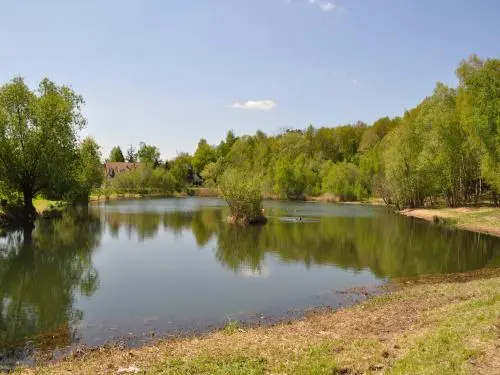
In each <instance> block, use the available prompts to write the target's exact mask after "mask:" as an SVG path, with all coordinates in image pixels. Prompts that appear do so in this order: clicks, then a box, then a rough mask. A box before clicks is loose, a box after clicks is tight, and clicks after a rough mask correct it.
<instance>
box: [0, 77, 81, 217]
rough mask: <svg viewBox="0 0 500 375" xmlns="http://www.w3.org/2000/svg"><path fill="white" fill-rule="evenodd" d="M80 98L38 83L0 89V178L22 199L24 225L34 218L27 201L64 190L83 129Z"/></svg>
mask: <svg viewBox="0 0 500 375" xmlns="http://www.w3.org/2000/svg"><path fill="white" fill-rule="evenodd" d="M82 104H83V98H82V97H81V96H80V95H78V94H76V93H75V92H74V91H73V90H72V89H71V88H69V87H67V86H57V85H56V84H55V83H53V82H51V81H50V80H48V79H43V80H42V81H41V82H40V84H39V86H38V89H37V90H31V89H30V88H29V87H28V86H27V85H26V84H25V82H24V80H23V79H22V78H20V77H18V78H14V79H13V80H12V81H11V82H9V83H7V84H5V85H3V86H2V87H1V88H0V176H4V177H3V178H4V179H5V183H6V184H7V185H8V187H9V188H11V189H13V190H15V191H18V192H20V193H21V194H22V195H23V197H24V215H25V220H27V221H28V222H31V221H32V220H33V219H34V217H35V216H36V213H35V209H34V207H33V197H34V196H35V195H36V194H38V193H40V192H48V193H51V192H55V191H57V192H58V193H64V192H65V191H67V190H70V188H71V186H70V184H69V183H68V181H70V180H71V179H72V177H73V168H74V165H75V163H74V161H75V160H76V158H77V157H78V143H77V135H78V131H79V130H80V129H82V128H83V127H84V125H85V122H86V121H85V119H84V117H83V116H82V114H81V112H80V107H81V105H82Z"/></svg>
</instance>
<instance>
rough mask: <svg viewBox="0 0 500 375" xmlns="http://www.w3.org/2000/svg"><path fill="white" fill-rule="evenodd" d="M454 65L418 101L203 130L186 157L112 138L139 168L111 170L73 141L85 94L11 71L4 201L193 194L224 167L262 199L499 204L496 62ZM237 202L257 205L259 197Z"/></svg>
mask: <svg viewBox="0 0 500 375" xmlns="http://www.w3.org/2000/svg"><path fill="white" fill-rule="evenodd" d="M456 75H457V78H458V85H457V87H456V88H451V87H447V86H445V85H444V84H442V83H437V85H436V88H435V90H434V92H433V93H432V94H431V95H430V96H429V97H427V98H425V99H424V100H423V101H422V102H421V103H420V104H418V105H417V106H416V107H415V108H412V109H409V110H407V111H405V112H404V113H403V114H402V116H400V117H395V118H389V117H383V118H380V119H378V120H377V121H375V122H374V123H373V124H372V125H368V124H365V123H363V122H357V123H355V124H346V125H341V126H335V127H321V128H316V127H314V126H313V125H310V126H308V127H307V128H306V129H304V130H293V129H285V130H283V131H282V132H280V133H279V134H276V135H272V136H271V135H267V134H265V133H264V132H262V131H258V132H257V133H256V134H255V135H242V136H239V137H237V136H236V135H235V134H234V133H233V132H232V131H229V132H228V133H227V135H226V137H225V139H224V140H223V141H221V142H220V144H218V145H216V146H213V145H210V144H208V142H207V141H206V140H205V139H201V140H200V141H199V143H198V146H197V148H196V150H195V152H194V153H193V155H189V154H187V153H180V154H179V155H178V156H177V157H175V158H174V159H172V160H167V161H162V160H161V159H160V150H159V149H158V148H157V147H156V146H153V145H147V144H145V143H142V142H141V143H140V144H139V147H138V149H137V151H136V149H135V147H134V146H132V145H130V147H128V149H127V150H126V152H125V154H124V153H123V152H122V149H121V148H120V147H119V146H116V147H114V148H113V149H112V150H111V153H110V155H109V157H108V159H107V161H109V162H115V163H122V162H128V163H132V164H133V165H134V167H133V168H131V170H130V171H127V172H123V173H119V174H117V175H114V174H113V176H108V175H106V177H104V175H105V173H106V172H105V171H104V168H103V167H102V164H101V163H102V160H101V155H100V151H99V149H100V148H99V145H98V144H97V143H96V142H95V141H94V140H93V139H91V138H89V139H86V140H83V141H80V140H79V132H80V130H81V129H82V128H83V126H84V125H85V123H86V120H85V118H84V117H83V116H82V113H81V106H82V104H83V98H82V97H81V96H79V95H78V94H76V93H75V92H74V91H73V90H71V89H70V88H69V87H67V86H58V85H56V84H55V83H53V82H51V81H49V80H47V79H45V80H43V81H42V82H41V83H40V85H39V88H38V89H37V90H31V89H30V88H28V87H27V86H26V84H25V83H24V81H23V80H22V79H21V78H15V79H14V80H12V81H11V82H10V83H7V84H5V85H4V86H2V88H1V89H0V195H1V196H2V200H3V201H4V204H3V206H2V207H3V209H2V210H3V211H5V209H6V208H8V209H11V208H12V210H11V211H12V212H11V213H10V216H9V217H17V216H19V215H21V216H22V218H20V219H25V220H26V221H33V219H34V217H35V216H36V211H35V210H34V207H33V203H32V200H33V198H34V197H35V196H37V195H39V194H41V195H43V196H44V197H45V198H47V199H51V200H65V201H68V202H78V201H87V200H88V197H89V195H90V194H95V195H97V196H101V195H103V196H105V197H109V196H112V195H116V194H118V195H120V194H133V195H136V194H140V195H147V194H152V195H167V196H170V195H173V194H174V193H176V192H183V193H187V194H193V188H194V187H206V188H209V189H212V190H213V191H219V192H221V193H223V194H224V191H226V192H229V190H228V185H227V183H226V182H225V180H224V176H225V175H226V172H227V171H228V170H229V171H234V172H231V173H237V174H238V175H239V176H242V177H241V178H242V179H243V180H248V181H249V182H248V184H247V185H248V186H245V189H247V190H248V189H249V188H250V186H249V185H252V189H251V190H252V191H251V192H252V194H253V193H255V194H257V190H258V191H259V195H261V196H262V197H264V198H278V199H304V198H307V197H318V196H324V197H328V200H337V201H359V200H365V199H369V198H372V197H379V198H382V199H383V200H384V201H385V202H386V203H387V204H394V205H396V206H397V207H398V208H400V209H403V208H418V207H424V206H432V205H446V206H449V207H457V206H466V205H475V204H484V203H489V204H493V205H498V204H499V195H498V194H499V192H500V130H499V127H500V60H499V59H494V58H493V59H480V58H479V57H477V56H472V57H470V58H469V59H468V60H464V61H462V62H461V63H460V64H459V65H458V68H457V70H456ZM250 181H251V183H250ZM239 184H240V187H244V185H245V184H246V183H244V182H241V183H239ZM235 186H236V185H235ZM249 192H250V190H249ZM226 195H227V194H226ZM231 201H233V202H234V198H231ZM7 203H9V204H7ZM244 205H247V208H246V209H245V210H247V211H248V212H247V214H248V213H249V212H251V215H256V213H257V206H258V205H256V204H255V205H252V204H248V202H247V203H245V204H244ZM20 206H21V207H23V209H22V210H18V209H17V208H16V207H20ZM232 206H233V207H234V208H235V209H237V210H241V208H240V207H236V205H235V204H232ZM2 215H3V216H2V217H3V218H4V219H5V217H6V216H5V212H4V214H2ZM238 215H239V214H237V215H236V216H238ZM255 217H257V216H255Z"/></svg>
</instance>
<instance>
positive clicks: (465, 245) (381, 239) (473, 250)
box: [106, 207, 500, 277]
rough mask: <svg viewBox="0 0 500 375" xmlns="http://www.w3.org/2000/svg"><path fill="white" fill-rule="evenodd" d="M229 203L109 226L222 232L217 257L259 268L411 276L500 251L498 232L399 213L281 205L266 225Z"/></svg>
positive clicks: (150, 232) (129, 216)
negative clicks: (304, 210)
mask: <svg viewBox="0 0 500 375" xmlns="http://www.w3.org/2000/svg"><path fill="white" fill-rule="evenodd" d="M225 210H226V209H225V208H222V209H221V208H213V207H201V208H200V209H199V210H197V211H188V212H182V211H176V212H170V213H147V214H142V213H107V214H106V221H107V222H108V226H109V227H110V228H113V231H114V233H118V231H119V229H120V228H121V227H123V228H126V230H127V232H128V234H129V235H131V234H132V233H134V232H135V233H136V234H137V236H138V238H139V240H141V241H142V240H145V239H147V238H152V237H154V236H155V235H156V234H157V233H158V231H159V230H160V229H161V226H163V229H164V230H166V231H171V232H173V233H174V234H176V235H181V233H182V232H183V231H189V232H190V233H192V235H193V236H194V238H195V240H196V243H197V245H198V246H199V247H204V246H205V245H207V244H208V243H209V242H210V240H211V239H215V243H216V245H215V246H216V249H215V257H216V259H217V261H218V262H219V263H220V264H221V265H222V266H224V267H227V268H229V269H231V270H232V271H234V272H240V271H242V270H246V271H252V272H257V273H258V272H259V271H260V270H261V269H262V265H263V262H264V260H265V257H266V254H267V255H272V256H274V257H277V258H278V259H279V260H280V261H282V262H289V263H302V264H304V265H305V266H306V267H310V266H312V265H333V266H337V267H341V268H344V269H350V270H355V271H360V270H364V269H368V270H370V271H371V272H372V273H373V274H375V275H376V276H378V277H406V276H416V275H425V274H439V273H450V272H464V271H468V270H473V269H478V268H482V267H485V266H488V264H493V262H498V261H499V260H498V259H499V256H500V241H499V240H498V239H497V238H493V237H490V236H486V235H482V234H478V233H471V232H466V231H458V230H451V229H446V228H441V227H438V226H434V225H429V224H427V223H423V222H418V221H415V220H409V219H407V218H403V217H400V216H398V215H389V214H381V215H378V216H375V217H342V216H340V217H339V216H337V217H328V216H323V217H319V218H318V220H314V221H311V222H297V221H294V220H292V221H282V220H280V219H279V214H280V212H275V213H277V214H278V215H276V216H275V217H274V218H273V219H272V220H270V221H269V223H268V224H267V225H265V226H261V227H247V228H241V227H238V226H234V225H229V224H226V223H225V221H224V217H226V216H227V212H225Z"/></svg>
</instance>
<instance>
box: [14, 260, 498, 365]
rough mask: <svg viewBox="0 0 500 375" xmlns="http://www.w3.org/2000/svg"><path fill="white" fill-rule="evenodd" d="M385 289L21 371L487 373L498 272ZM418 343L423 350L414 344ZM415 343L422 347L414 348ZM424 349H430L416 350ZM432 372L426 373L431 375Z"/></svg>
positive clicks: (493, 350)
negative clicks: (285, 318) (302, 311)
mask: <svg viewBox="0 0 500 375" xmlns="http://www.w3.org/2000/svg"><path fill="white" fill-rule="evenodd" d="M393 285H394V286H395V289H394V290H392V291H390V292H388V293H387V294H382V295H380V296H376V297H373V298H369V299H368V300H366V301H364V302H362V303H359V304H356V305H354V306H351V307H347V308H342V309H338V310H335V311H331V310H330V311H328V310H326V311H321V310H316V311H313V312H311V313H309V314H306V315H305V316H304V317H303V318H300V319H297V320H293V321H291V322H282V323H277V324H275V325H271V326H260V327H259V326H257V327H244V326H242V327H240V326H238V325H237V324H233V323H229V324H228V325H227V326H226V328H224V329H222V330H218V331H215V332H211V333H207V334H205V335H201V336H193V337H183V338H172V339H167V340H159V341H158V342H156V343H154V344H151V345H146V346H143V347H139V348H135V349H130V348H120V347H100V348H96V349H92V350H89V351H87V352H85V351H81V352H78V351H77V352H75V353H73V355H72V356H70V357H68V358H66V359H63V360H61V361H59V362H56V363H52V364H44V365H41V366H38V367H33V368H28V367H24V368H23V367H21V368H18V369H17V370H16V371H18V372H20V373H25V374H45V373H54V374H63V373H69V372H71V373H78V374H80V373H81V374H86V373H103V374H115V373H117V372H119V371H120V369H122V373H126V372H125V371H124V370H123V369H132V370H133V371H135V369H137V370H139V371H142V372H141V373H159V372H161V373H164V374H184V373H196V374H212V373H220V374H227V373H231V374H246V373H254V374H267V373H269V374H274V373H304V372H305V373H314V374H316V373H320V374H321V373H325V374H326V373H328V374H349V373H351V374H356V373H375V372H377V371H382V370H383V371H386V370H391V371H392V372H393V373H395V374H404V373H408V372H409V373H429V372H426V371H429V370H430V369H432V370H433V371H434V373H442V374H448V373H449V374H453V373H456V371H458V369H461V370H462V371H463V370H467V371H464V372H465V373H468V372H470V373H484V374H493V373H495V371H496V370H497V369H499V368H500V367H499V366H500V363H499V362H498V358H497V350H498V348H497V347H496V344H495V337H497V336H495V335H498V332H497V331H496V330H497V329H500V328H499V327H497V328H495V327H496V326H495V322H496V320H497V318H498V311H499V309H500V269H485V270H479V271H474V272H470V273H465V274H451V275H440V276H429V277H421V278H412V279H401V280H394V282H393ZM424 343H425V344H424ZM422 344H424V346H422ZM427 348H430V349H432V350H430V351H429V350H426V349H427ZM431 372H432V371H431Z"/></svg>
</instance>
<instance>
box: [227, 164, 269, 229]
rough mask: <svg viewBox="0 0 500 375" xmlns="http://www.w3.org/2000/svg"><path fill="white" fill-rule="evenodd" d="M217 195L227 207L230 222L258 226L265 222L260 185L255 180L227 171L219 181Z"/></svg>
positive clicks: (242, 174)
mask: <svg viewBox="0 0 500 375" xmlns="http://www.w3.org/2000/svg"><path fill="white" fill-rule="evenodd" d="M219 193H220V196H221V197H222V198H223V199H224V200H225V201H226V202H227V204H228V206H229V211H230V213H231V216H230V217H229V220H230V221H231V222H234V223H239V224H259V223H264V222H265V221H266V219H265V217H264V215H263V212H262V192H261V188H260V184H259V182H258V181H257V180H256V179H255V178H253V177H249V176H248V175H247V174H244V173H242V172H239V171H237V170H235V169H228V170H227V171H226V172H225V173H224V174H223V175H222V177H221V179H220V183H219Z"/></svg>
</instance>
